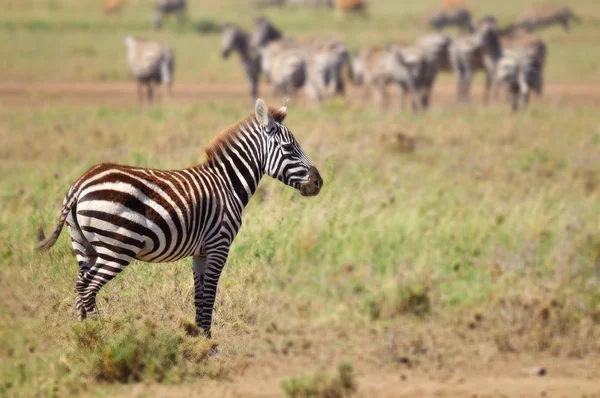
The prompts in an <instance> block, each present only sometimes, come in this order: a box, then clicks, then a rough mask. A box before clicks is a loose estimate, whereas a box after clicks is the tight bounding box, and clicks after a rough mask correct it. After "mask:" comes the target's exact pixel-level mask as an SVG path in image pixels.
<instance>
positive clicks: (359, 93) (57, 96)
mask: <svg viewBox="0 0 600 398" xmlns="http://www.w3.org/2000/svg"><path fill="white" fill-rule="evenodd" d="M479 83H480V82H479V81H476V82H474V84H473V88H472V93H471V94H472V102H473V104H480V103H481V97H482V87H480V86H481V85H480V84H479ZM248 93H249V91H248V87H247V86H246V85H245V84H243V83H236V84H225V83H199V82H194V83H186V82H178V83H176V84H175V86H174V94H173V96H172V97H166V96H164V95H162V93H161V92H160V89H159V90H157V101H156V103H158V104H160V103H163V102H169V103H171V102H175V103H190V102H195V103H197V102H204V101H213V100H222V99H228V100H229V101H231V100H232V99H236V101H241V102H244V101H248V102H249V101H250V98H249V95H248ZM348 94H349V95H348V97H349V98H353V99H354V100H355V101H364V99H363V90H362V89H360V88H356V87H351V86H350V87H348ZM389 94H390V98H392V97H394V95H395V89H394V90H392V89H391V88H390V90H389ZM261 95H262V96H263V97H265V98H266V99H267V100H279V101H280V100H281V99H275V98H274V97H273V95H272V88H271V87H268V86H265V85H262V86H261ZM455 97H456V89H455V86H454V84H452V83H449V82H445V83H441V84H438V85H437V86H436V87H435V89H434V93H433V96H432V108H433V109H435V108H437V107H442V106H443V107H447V106H454V105H455V104H456V98H455ZM294 101H295V102H300V103H304V104H306V103H307V102H308V100H307V99H306V97H305V96H304V95H302V94H300V95H298V96H297V98H296V99H294ZM390 101H391V103H390V104H389V105H388V106H389V108H390V109H395V108H396V107H397V104H396V102H397V99H395V98H392V99H390ZM538 101H542V102H543V103H548V104H552V105H556V106H561V107H562V106H565V107H573V106H580V105H600V84H598V85H591V84H579V83H578V84H548V85H547V86H546V88H545V92H544V95H543V97H542V98H535V96H534V98H533V99H532V102H534V103H535V102H538ZM493 102H495V103H499V104H503V105H505V103H504V101H501V100H499V99H496V100H494V101H493ZM48 103H54V104H55V103H59V104H67V105H80V106H81V105H106V106H111V107H128V106H129V107H130V106H137V104H138V101H137V94H136V88H135V84H133V83H132V82H111V83H101V82H78V83H71V82H44V83H24V82H1V83H0V106H2V107H36V106H44V105H47V104H48Z"/></svg>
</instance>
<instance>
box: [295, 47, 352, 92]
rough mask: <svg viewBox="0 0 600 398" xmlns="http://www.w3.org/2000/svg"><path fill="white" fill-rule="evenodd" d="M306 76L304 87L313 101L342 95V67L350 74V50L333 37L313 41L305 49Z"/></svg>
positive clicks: (343, 86) (343, 87)
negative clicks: (308, 47)
mask: <svg viewBox="0 0 600 398" xmlns="http://www.w3.org/2000/svg"><path fill="white" fill-rule="evenodd" d="M307 54H308V57H309V58H308V60H307V68H308V70H307V78H306V82H305V85H304V88H305V90H306V92H307V94H308V95H309V96H310V97H311V98H312V99H313V100H315V101H317V102H321V101H322V100H323V99H325V98H328V97H331V96H334V95H344V93H345V83H344V77H343V71H344V67H345V66H347V67H348V70H349V73H350V74H351V65H350V50H349V49H348V47H347V46H346V44H344V43H343V42H341V41H339V40H337V39H335V38H322V39H317V40H315V41H313V43H312V45H311V47H310V49H309V51H307Z"/></svg>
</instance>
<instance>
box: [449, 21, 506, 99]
mask: <svg viewBox="0 0 600 398" xmlns="http://www.w3.org/2000/svg"><path fill="white" fill-rule="evenodd" d="M449 51H450V63H451V65H452V69H453V70H454V73H455V74H456V77H457V80H458V99H459V101H461V102H468V101H469V90H470V87H471V81H472V80H473V75H474V73H475V72H476V71H477V70H480V69H483V70H484V71H485V74H486V83H485V94H484V103H487V102H488V100H489V96H490V89H491V86H492V83H493V79H494V74H495V70H496V65H497V63H498V61H499V59H500V57H501V56H502V47H501V45H500V36H499V33H498V26H497V25H496V24H495V23H493V22H490V21H484V22H483V23H481V24H480V25H479V26H478V27H477V30H476V31H475V33H473V34H471V35H468V36H464V37H458V38H455V39H453V40H452V43H451V44H450V49H449Z"/></svg>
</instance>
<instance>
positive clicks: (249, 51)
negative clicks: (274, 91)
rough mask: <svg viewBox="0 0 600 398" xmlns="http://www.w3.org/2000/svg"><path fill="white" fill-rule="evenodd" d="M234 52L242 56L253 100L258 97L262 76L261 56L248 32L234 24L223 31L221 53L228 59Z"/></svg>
mask: <svg viewBox="0 0 600 398" xmlns="http://www.w3.org/2000/svg"><path fill="white" fill-rule="evenodd" d="M232 51H236V52H237V53H238V54H239V55H240V59H241V61H242V66H243V67H244V71H245V72H246V77H247V78H248V81H249V82H250V95H251V96H252V98H253V99H256V98H257V97H258V78H259V76H260V54H259V52H258V50H257V49H256V48H255V47H254V46H252V45H251V43H250V36H249V35H248V33H247V32H245V31H244V30H242V29H241V28H239V27H238V26H236V25H234V24H226V25H224V26H223V29H222V31H221V52H222V55H223V58H225V59H227V58H228V57H229V54H230V53H231V52H232Z"/></svg>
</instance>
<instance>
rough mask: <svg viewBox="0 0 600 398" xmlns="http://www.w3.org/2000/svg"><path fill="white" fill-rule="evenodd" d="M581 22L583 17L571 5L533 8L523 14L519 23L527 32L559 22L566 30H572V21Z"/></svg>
mask: <svg viewBox="0 0 600 398" xmlns="http://www.w3.org/2000/svg"><path fill="white" fill-rule="evenodd" d="M571 21H574V22H576V23H580V22H581V18H580V17H579V16H577V15H576V14H575V12H573V10H572V9H570V8H569V7H550V8H545V9H531V10H528V11H527V12H525V13H524V14H523V16H522V17H521V18H520V20H519V22H518V24H519V25H520V26H521V27H522V28H523V29H524V30H525V31H527V32H533V31H534V30H537V29H540V28H544V27H547V26H551V25H554V24H559V25H561V26H562V27H563V29H564V30H565V31H569V30H570V23H571Z"/></svg>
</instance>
